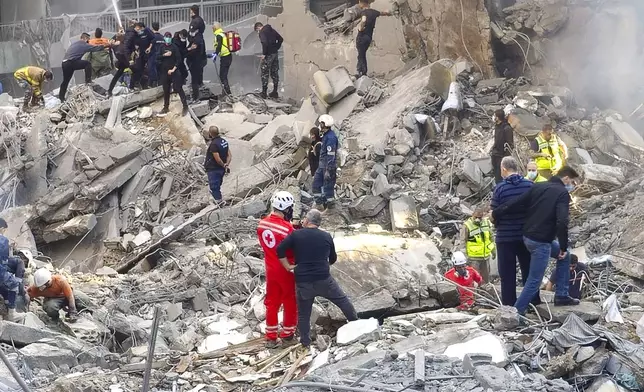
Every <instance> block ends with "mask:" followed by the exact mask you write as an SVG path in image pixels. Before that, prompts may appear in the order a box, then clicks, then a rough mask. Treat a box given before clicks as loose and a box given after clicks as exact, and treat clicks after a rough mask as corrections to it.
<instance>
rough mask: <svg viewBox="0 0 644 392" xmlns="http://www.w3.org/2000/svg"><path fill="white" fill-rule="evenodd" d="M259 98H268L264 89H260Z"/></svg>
mask: <svg viewBox="0 0 644 392" xmlns="http://www.w3.org/2000/svg"><path fill="white" fill-rule="evenodd" d="M259 96H260V97H262V98H263V99H266V98H268V96H267V95H266V89H265V88H263V89H262V92H261V93H259Z"/></svg>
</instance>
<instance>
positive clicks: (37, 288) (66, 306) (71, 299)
mask: <svg viewBox="0 0 644 392" xmlns="http://www.w3.org/2000/svg"><path fill="white" fill-rule="evenodd" d="M27 293H28V294H29V297H30V298H31V299H34V298H39V297H43V298H44V301H43V303H42V309H43V310H44V311H45V313H47V315H48V316H49V317H50V318H51V319H52V320H54V321H58V319H59V318H60V310H61V309H62V310H64V311H65V312H67V316H66V321H69V322H75V321H76V320H77V319H78V311H79V310H83V309H85V308H86V307H87V305H88V304H89V298H87V297H86V296H85V295H84V294H82V293H80V292H77V293H74V291H73V290H72V286H71V285H70V284H69V282H67V279H65V277H64V276H62V275H52V274H51V272H50V271H49V270H48V269H47V268H40V269H38V270H36V272H34V285H33V286H30V287H29V288H28V289H27Z"/></svg>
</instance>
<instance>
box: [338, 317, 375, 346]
mask: <svg viewBox="0 0 644 392" xmlns="http://www.w3.org/2000/svg"><path fill="white" fill-rule="evenodd" d="M378 329H379V326H378V320H376V319H375V318H369V319H366V320H355V321H350V322H348V323H346V324H345V325H343V326H341V327H340V329H338V334H337V335H336V340H337V342H338V344H340V345H346V344H351V343H353V342H355V341H357V340H359V339H360V338H362V337H363V336H365V335H369V334H372V333H374V332H376V331H378Z"/></svg>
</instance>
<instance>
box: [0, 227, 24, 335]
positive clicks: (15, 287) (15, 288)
mask: <svg viewBox="0 0 644 392" xmlns="http://www.w3.org/2000/svg"><path fill="white" fill-rule="evenodd" d="M8 229H9V226H8V225H7V221H5V220H4V219H2V218H0V295H2V298H3V299H4V301H5V303H6V305H7V309H8V310H9V313H8V316H7V320H8V321H11V322H14V323H18V322H21V321H22V320H23V319H24V318H25V315H24V314H22V313H17V312H16V297H17V295H18V293H19V292H20V286H21V285H22V279H18V278H16V276H15V275H14V274H12V273H11V272H10V271H9V263H10V259H12V258H11V257H10V256H9V253H10V248H11V245H10V242H9V239H8V238H7V237H5V236H4V235H5V234H6V232H7V230H8ZM23 274H24V270H23Z"/></svg>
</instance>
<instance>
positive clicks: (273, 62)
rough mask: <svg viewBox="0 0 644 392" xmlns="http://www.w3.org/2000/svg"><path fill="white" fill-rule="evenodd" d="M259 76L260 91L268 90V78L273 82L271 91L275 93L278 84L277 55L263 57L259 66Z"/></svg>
mask: <svg viewBox="0 0 644 392" xmlns="http://www.w3.org/2000/svg"><path fill="white" fill-rule="evenodd" d="M260 74H261V78H262V91H263V92H266V91H267V90H268V78H269V76H270V78H271V79H272V80H273V91H274V92H277V86H278V85H279V83H280V59H279V54H278V53H271V54H267V55H266V56H264V59H263V60H262V62H261V64H260Z"/></svg>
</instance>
